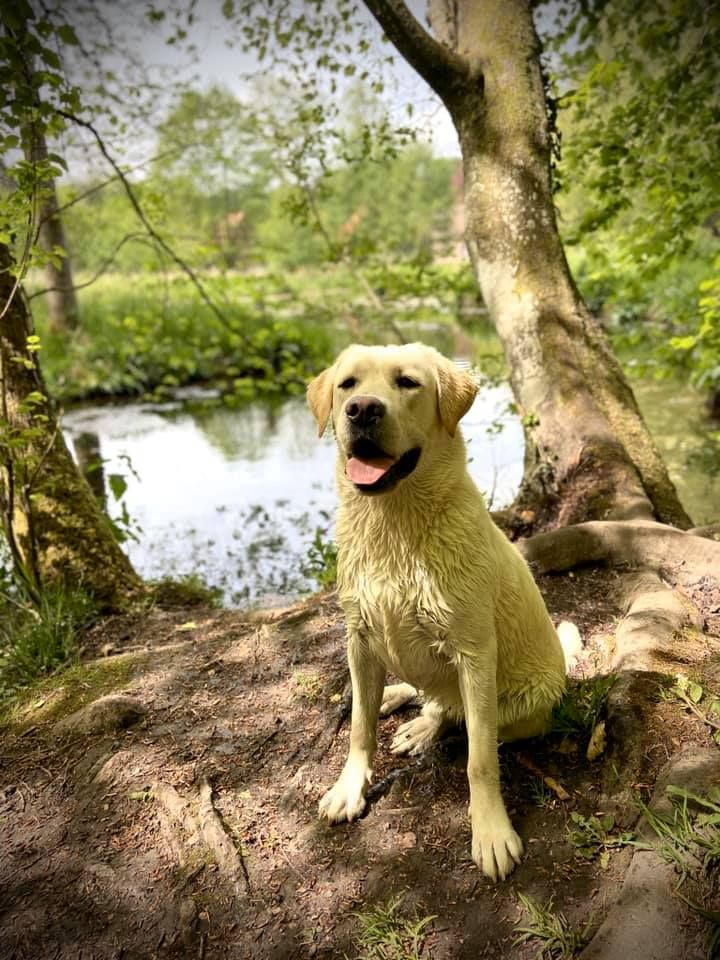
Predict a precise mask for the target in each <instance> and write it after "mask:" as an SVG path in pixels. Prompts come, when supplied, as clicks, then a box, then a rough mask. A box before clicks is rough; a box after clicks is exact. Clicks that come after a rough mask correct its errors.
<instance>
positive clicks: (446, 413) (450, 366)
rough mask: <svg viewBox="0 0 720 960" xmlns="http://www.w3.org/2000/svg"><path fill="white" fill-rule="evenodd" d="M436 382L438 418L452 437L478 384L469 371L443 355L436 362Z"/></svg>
mask: <svg viewBox="0 0 720 960" xmlns="http://www.w3.org/2000/svg"><path fill="white" fill-rule="evenodd" d="M437 383H438V406H439V408H440V419H441V420H442V424H443V426H444V427H445V429H446V430H447V432H448V433H449V434H450V436H451V437H454V436H455V431H456V430H457V426H458V423H459V422H460V421H461V420H462V418H463V417H464V416H465V414H466V413H467V412H468V410H469V409H470V407H471V406H472V405H473V400H474V399H475V396H476V394H477V392H478V386H477V384H476V383H475V381H474V380H473V378H472V377H471V376H470V374H469V373H467V372H466V371H465V370H461V369H460V368H459V367H457V366H456V365H455V364H454V363H453V362H452V361H451V360H448V359H447V358H446V357H443V356H440V358H439V360H438V364H437Z"/></svg>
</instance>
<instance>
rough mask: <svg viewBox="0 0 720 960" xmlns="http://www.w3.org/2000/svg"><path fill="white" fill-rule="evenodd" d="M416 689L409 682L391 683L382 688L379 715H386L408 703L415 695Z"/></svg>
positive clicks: (416, 693)
mask: <svg viewBox="0 0 720 960" xmlns="http://www.w3.org/2000/svg"><path fill="white" fill-rule="evenodd" d="M417 695H418V691H417V690H416V689H415V687H413V686H411V685H410V684H409V683H391V684H388V686H386V687H385V689H384V690H383V698H382V703H381V704H380V716H381V717H387V716H388V714H390V713H394V712H395V711H396V710H399V709H400V707H404V706H405V704H406V703H410V701H411V700H414V699H415V697H417Z"/></svg>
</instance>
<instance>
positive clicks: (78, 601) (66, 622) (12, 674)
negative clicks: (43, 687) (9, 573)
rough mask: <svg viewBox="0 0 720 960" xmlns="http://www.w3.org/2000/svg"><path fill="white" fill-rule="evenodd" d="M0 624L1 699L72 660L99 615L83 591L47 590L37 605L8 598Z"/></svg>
mask: <svg viewBox="0 0 720 960" xmlns="http://www.w3.org/2000/svg"><path fill="white" fill-rule="evenodd" d="M5 603H6V606H5V614H6V616H5V622H4V624H3V625H2V626H0V699H2V698H6V697H9V696H12V695H14V694H15V693H17V692H18V691H19V690H21V689H22V688H23V687H26V686H28V685H29V684H31V683H32V682H33V681H34V680H35V679H36V678H38V677H42V676H47V675H48V674H51V673H53V672H54V671H56V670H57V669H58V668H60V667H63V666H66V665H68V664H69V663H72V662H73V661H74V660H75V659H76V658H77V656H78V638H79V635H80V633H81V632H82V630H84V629H85V628H86V627H87V626H88V625H89V624H90V623H91V621H92V620H93V619H94V618H95V616H96V615H97V607H96V605H95V604H94V602H93V601H92V600H91V599H90V598H89V597H88V596H87V594H85V593H83V592H82V591H81V590H69V589H56V590H46V591H44V592H43V594H42V595H41V598H40V603H39V605H38V606H37V608H36V607H34V606H32V605H31V604H29V603H24V602H21V601H19V600H15V599H10V598H8V599H7V600H6V601H5Z"/></svg>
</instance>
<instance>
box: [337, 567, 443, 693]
mask: <svg viewBox="0 0 720 960" xmlns="http://www.w3.org/2000/svg"><path fill="white" fill-rule="evenodd" d="M404 572H405V575H404V576H403V577H402V578H399V577H398V578H394V577H392V576H388V572H387V570H386V571H385V576H375V575H372V574H369V575H360V576H358V577H356V578H355V579H354V583H353V584H352V590H347V589H346V590H344V591H343V600H344V606H345V609H346V613H347V616H348V623H349V625H350V626H352V625H353V624H352V620H353V619H356V620H357V623H356V624H355V626H356V627H357V628H358V629H359V630H360V631H361V632H363V633H364V634H365V636H366V637H367V640H368V644H369V646H370V649H371V650H372V652H373V653H374V654H375V656H376V657H378V659H380V660H381V661H382V662H383V663H384V664H385V665H386V667H387V668H388V669H389V670H391V671H392V672H393V673H395V674H396V675H397V676H399V677H401V678H402V679H403V680H406V681H407V682H409V683H412V684H413V685H414V686H417V687H421V688H426V687H428V686H430V685H431V683H433V682H434V681H437V679H438V675H442V674H444V673H445V672H446V671H447V672H452V670H453V667H452V650H451V648H450V645H449V643H448V638H449V626H450V610H449V609H448V607H447V605H446V603H445V602H444V601H443V598H442V596H441V593H440V591H439V590H438V589H437V586H436V584H435V582H434V578H433V577H432V576H431V575H430V573H429V571H427V570H425V569H422V567H421V566H420V565H419V564H415V565H413V567H412V568H411V569H410V570H408V569H407V568H406V570H405V571H404Z"/></svg>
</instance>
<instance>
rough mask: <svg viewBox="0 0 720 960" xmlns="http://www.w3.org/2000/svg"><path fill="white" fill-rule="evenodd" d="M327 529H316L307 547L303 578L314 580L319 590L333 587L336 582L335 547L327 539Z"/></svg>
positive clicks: (332, 541)
mask: <svg viewBox="0 0 720 960" xmlns="http://www.w3.org/2000/svg"><path fill="white" fill-rule="evenodd" d="M327 533H328V528H327V527H316V528H315V536H314V537H313V541H312V543H311V544H310V546H309V547H308V552H307V561H306V562H305V564H304V565H303V568H302V573H303V576H305V577H309V578H310V579H312V580H314V581H315V582H316V583H317V585H318V587H320V589H321V590H324V589H326V588H327V587H333V586H335V581H336V580H337V545H336V544H335V541H334V540H331V539H328V537H327Z"/></svg>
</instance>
